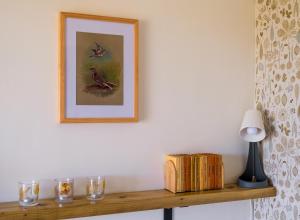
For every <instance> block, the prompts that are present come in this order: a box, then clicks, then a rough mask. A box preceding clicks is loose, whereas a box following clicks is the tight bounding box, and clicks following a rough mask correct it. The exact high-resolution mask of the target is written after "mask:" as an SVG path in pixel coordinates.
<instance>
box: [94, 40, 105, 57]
mask: <svg viewBox="0 0 300 220" xmlns="http://www.w3.org/2000/svg"><path fill="white" fill-rule="evenodd" d="M95 44H96V48H95V49H92V55H90V57H103V56H104V55H105V54H106V52H107V51H106V50H105V49H104V48H103V47H102V46H101V45H100V44H98V43H97V42H95Z"/></svg>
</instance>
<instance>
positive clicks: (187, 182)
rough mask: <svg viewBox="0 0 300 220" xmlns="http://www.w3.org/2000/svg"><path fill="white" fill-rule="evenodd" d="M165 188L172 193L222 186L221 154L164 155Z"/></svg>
mask: <svg viewBox="0 0 300 220" xmlns="http://www.w3.org/2000/svg"><path fill="white" fill-rule="evenodd" d="M165 188H166V189H167V190H169V191H171V192H174V193H176V192H190V191H201V190H212V189H222V188H224V168H223V162H222V155H219V154H204V153H203V154H192V155H189V154H176V155H168V156H166V161H165Z"/></svg>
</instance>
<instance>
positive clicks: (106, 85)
mask: <svg viewBox="0 0 300 220" xmlns="http://www.w3.org/2000/svg"><path fill="white" fill-rule="evenodd" d="M90 71H91V73H92V79H93V80H94V81H95V82H96V84H97V86H98V87H99V88H100V89H105V90H113V88H114V87H116V86H117V85H116V84H114V83H111V82H108V81H107V80H105V79H104V77H103V73H101V72H99V73H98V72H97V70H96V69H95V68H90Z"/></svg>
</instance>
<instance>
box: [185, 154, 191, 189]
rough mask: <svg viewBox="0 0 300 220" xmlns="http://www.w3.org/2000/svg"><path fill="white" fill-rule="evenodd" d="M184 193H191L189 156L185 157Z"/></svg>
mask: <svg viewBox="0 0 300 220" xmlns="http://www.w3.org/2000/svg"><path fill="white" fill-rule="evenodd" d="M185 161H186V163H185V165H186V166H185V192H190V191H191V156H185Z"/></svg>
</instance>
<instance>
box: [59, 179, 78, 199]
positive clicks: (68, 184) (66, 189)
mask: <svg viewBox="0 0 300 220" xmlns="http://www.w3.org/2000/svg"><path fill="white" fill-rule="evenodd" d="M55 182H56V184H55V198H56V201H57V202H58V203H69V202H72V201H73V191H74V179H73V178H61V179H55Z"/></svg>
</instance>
